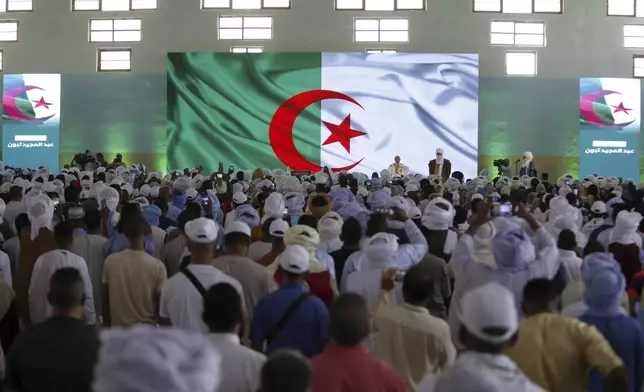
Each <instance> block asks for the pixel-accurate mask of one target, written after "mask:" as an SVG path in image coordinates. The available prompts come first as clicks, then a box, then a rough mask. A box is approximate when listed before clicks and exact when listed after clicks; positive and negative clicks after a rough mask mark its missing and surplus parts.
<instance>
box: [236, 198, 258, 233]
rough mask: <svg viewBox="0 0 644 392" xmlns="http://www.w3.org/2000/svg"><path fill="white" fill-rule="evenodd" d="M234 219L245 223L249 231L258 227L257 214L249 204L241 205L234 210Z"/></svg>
mask: <svg viewBox="0 0 644 392" xmlns="http://www.w3.org/2000/svg"><path fill="white" fill-rule="evenodd" d="M235 219H236V220H238V221H242V222H244V223H246V224H247V225H248V226H249V227H250V228H251V229H254V228H255V227H257V226H259V223H260V218H259V212H257V210H256V209H254V208H253V206H251V205H250V204H242V205H240V206H237V208H235Z"/></svg>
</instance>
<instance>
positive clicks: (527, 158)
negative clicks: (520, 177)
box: [521, 151, 532, 167]
mask: <svg viewBox="0 0 644 392" xmlns="http://www.w3.org/2000/svg"><path fill="white" fill-rule="evenodd" d="M523 156H524V157H525V158H524V159H523V163H522V164H521V166H522V167H526V166H528V165H529V164H530V162H532V153H531V152H530V151H526V152H524V153H523Z"/></svg>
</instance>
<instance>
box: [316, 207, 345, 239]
mask: <svg viewBox="0 0 644 392" xmlns="http://www.w3.org/2000/svg"><path fill="white" fill-rule="evenodd" d="M343 223H344V222H343V221H342V217H341V216H340V215H339V214H338V213H337V212H333V211H330V212H327V213H326V214H324V216H322V218H320V220H319V221H318V231H319V232H320V238H321V239H325V240H327V239H333V238H338V237H340V233H341V232H342V224H343Z"/></svg>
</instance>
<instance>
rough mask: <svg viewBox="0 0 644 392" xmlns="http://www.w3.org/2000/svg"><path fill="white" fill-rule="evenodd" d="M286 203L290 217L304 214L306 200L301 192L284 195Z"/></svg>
mask: <svg viewBox="0 0 644 392" xmlns="http://www.w3.org/2000/svg"><path fill="white" fill-rule="evenodd" d="M284 203H285V205H286V208H288V214H289V215H290V216H301V215H303V214H304V207H305V206H306V200H305V199H304V196H303V195H302V194H301V193H299V192H288V193H286V194H285V195H284Z"/></svg>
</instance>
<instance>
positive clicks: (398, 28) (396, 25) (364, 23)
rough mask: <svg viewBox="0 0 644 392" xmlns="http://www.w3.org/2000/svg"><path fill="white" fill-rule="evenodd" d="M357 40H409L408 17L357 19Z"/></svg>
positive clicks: (355, 28) (355, 36)
mask: <svg viewBox="0 0 644 392" xmlns="http://www.w3.org/2000/svg"><path fill="white" fill-rule="evenodd" d="M354 40H355V41H356V42H408V41H409V20H408V19H356V20H355V24H354Z"/></svg>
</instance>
